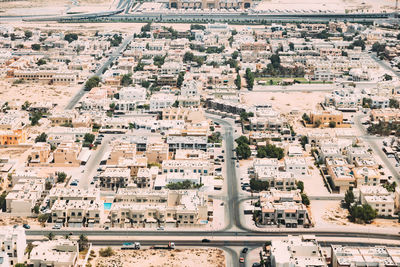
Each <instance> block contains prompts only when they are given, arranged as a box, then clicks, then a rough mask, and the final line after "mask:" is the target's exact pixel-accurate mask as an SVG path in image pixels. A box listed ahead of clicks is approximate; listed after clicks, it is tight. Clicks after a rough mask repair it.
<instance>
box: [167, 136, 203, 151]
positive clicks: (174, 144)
mask: <svg viewBox="0 0 400 267" xmlns="http://www.w3.org/2000/svg"><path fill="white" fill-rule="evenodd" d="M167 144H168V146H169V151H170V152H174V151H176V150H177V149H192V150H193V149H199V150H204V151H206V150H207V136H171V135H169V136H168V137H167Z"/></svg>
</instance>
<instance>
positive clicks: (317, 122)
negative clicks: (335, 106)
mask: <svg viewBox="0 0 400 267" xmlns="http://www.w3.org/2000/svg"><path fill="white" fill-rule="evenodd" d="M330 122H333V123H335V126H336V127H342V126H343V114H342V112H340V111H336V110H331V111H326V110H324V111H313V112H311V113H310V126H312V127H317V126H319V127H329V123H330Z"/></svg>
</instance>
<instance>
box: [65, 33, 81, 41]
mask: <svg viewBox="0 0 400 267" xmlns="http://www.w3.org/2000/svg"><path fill="white" fill-rule="evenodd" d="M64 40H65V41H68V43H71V42H72V41H76V40H78V34H76V33H67V34H66V35H65V36H64Z"/></svg>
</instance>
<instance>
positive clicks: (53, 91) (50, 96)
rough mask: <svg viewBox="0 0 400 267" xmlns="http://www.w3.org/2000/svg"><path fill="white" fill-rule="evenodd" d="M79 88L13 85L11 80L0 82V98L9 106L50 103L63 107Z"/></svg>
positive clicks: (33, 84) (35, 84)
mask: <svg viewBox="0 0 400 267" xmlns="http://www.w3.org/2000/svg"><path fill="white" fill-rule="evenodd" d="M79 88H80V86H79V85H74V86H55V85H45V84H41V83H34V82H26V83H23V84H14V85H13V84H12V81H11V80H10V81H0V98H1V100H3V101H7V102H9V103H10V104H18V103H19V104H21V105H22V104H23V103H24V102H25V101H29V102H30V103H46V102H50V103H54V104H57V105H58V106H59V107H64V106H65V105H66V104H67V103H68V101H69V100H70V98H71V97H72V96H73V95H75V94H76V93H77V91H78V90H79Z"/></svg>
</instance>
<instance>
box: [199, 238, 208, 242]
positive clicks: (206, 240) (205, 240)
mask: <svg viewBox="0 0 400 267" xmlns="http://www.w3.org/2000/svg"><path fill="white" fill-rule="evenodd" d="M201 242H203V243H210V239H207V238H204V239H203V240H201Z"/></svg>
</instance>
